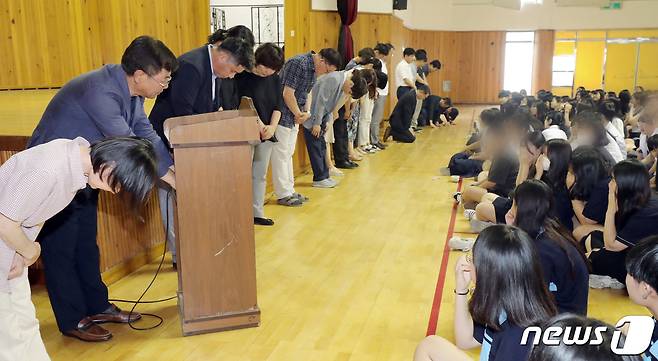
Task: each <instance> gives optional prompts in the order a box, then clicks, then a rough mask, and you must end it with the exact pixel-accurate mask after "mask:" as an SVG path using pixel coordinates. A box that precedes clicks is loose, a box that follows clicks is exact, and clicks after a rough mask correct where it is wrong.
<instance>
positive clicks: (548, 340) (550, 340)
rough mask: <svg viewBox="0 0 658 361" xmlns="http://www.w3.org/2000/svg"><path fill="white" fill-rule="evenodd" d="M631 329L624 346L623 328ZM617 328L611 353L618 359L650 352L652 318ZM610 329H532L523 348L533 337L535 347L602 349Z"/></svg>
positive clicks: (630, 319)
mask: <svg viewBox="0 0 658 361" xmlns="http://www.w3.org/2000/svg"><path fill="white" fill-rule="evenodd" d="M626 325H628V328H627V332H626V340H625V342H624V344H623V345H620V343H621V335H622V332H621V330H620V328H621V327H624V326H626ZM615 327H616V328H617V329H616V330H615V331H614V333H613V335H612V342H611V344H610V349H611V350H612V352H614V353H615V354H617V355H639V354H641V353H643V352H644V351H646V350H647V348H649V344H650V343H651V335H652V334H653V327H654V321H653V319H652V318H651V317H649V316H626V317H624V318H622V319H621V320H619V322H617V324H616V325H615ZM606 331H607V327H605V326H599V327H580V326H578V327H571V326H566V327H560V326H552V327H548V328H546V329H545V330H542V329H541V327H536V326H533V327H528V328H526V329H525V330H524V331H523V337H522V338H521V345H527V344H528V339H529V338H530V335H531V334H533V337H534V338H533V340H532V344H533V345H535V346H536V345H538V344H539V343H540V342H541V343H543V344H544V345H547V346H557V345H559V344H560V342H562V343H564V344H565V345H568V346H572V345H585V344H588V345H595V346H596V345H600V344H602V343H603V334H604V333H605V332H606Z"/></svg>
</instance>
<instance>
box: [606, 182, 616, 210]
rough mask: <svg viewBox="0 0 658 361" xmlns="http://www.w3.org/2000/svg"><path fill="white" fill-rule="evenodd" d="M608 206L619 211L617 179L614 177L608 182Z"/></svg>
mask: <svg viewBox="0 0 658 361" xmlns="http://www.w3.org/2000/svg"><path fill="white" fill-rule="evenodd" d="M608 208H612V209H613V210H614V211H615V213H616V212H617V181H615V180H614V179H612V180H610V183H608Z"/></svg>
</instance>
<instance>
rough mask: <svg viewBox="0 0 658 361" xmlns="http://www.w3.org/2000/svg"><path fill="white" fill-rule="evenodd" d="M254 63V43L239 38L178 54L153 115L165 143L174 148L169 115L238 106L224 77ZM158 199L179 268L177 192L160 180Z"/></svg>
mask: <svg viewBox="0 0 658 361" xmlns="http://www.w3.org/2000/svg"><path fill="white" fill-rule="evenodd" d="M253 63H254V52H253V46H252V44H251V43H250V42H248V41H245V40H244V39H242V38H238V37H229V38H225V39H223V40H222V41H221V43H219V44H217V43H215V44H207V45H204V46H202V47H200V48H197V49H194V50H192V51H189V52H187V53H185V54H183V55H181V56H180V57H178V64H179V68H178V71H177V72H176V73H174V75H173V77H172V79H171V83H170V84H169V88H168V89H166V90H165V91H164V92H162V94H160V95H159V96H158V98H157V100H156V101H155V106H154V107H153V110H151V114H150V115H149V119H150V120H151V123H152V124H153V129H155V132H156V133H157V134H158V135H159V136H160V138H161V139H162V141H163V142H164V144H166V145H167V146H169V149H170V150H171V146H170V145H169V140H168V139H167V138H166V137H165V135H164V122H165V120H167V119H168V118H171V117H178V116H183V115H193V114H203V113H210V112H216V111H217V110H219V109H220V108H221V109H224V110H228V109H235V108H237V107H238V105H239V102H240V99H239V95H238V93H237V91H236V90H235V85H234V84H233V82H232V81H231V82H230V84H224V83H229V82H222V79H226V80H229V79H231V78H233V77H234V76H235V74H237V73H241V72H242V71H244V70H245V68H246V69H250V68H251V67H252V66H253ZM231 80H232V79H231ZM223 85H224V86H223ZM158 199H159V200H160V212H161V215H162V220H163V223H164V227H165V228H167V229H165V234H166V235H167V248H168V249H169V250H170V251H171V258H172V263H173V267H174V269H176V268H177V266H176V265H177V262H176V242H175V240H176V236H175V232H174V219H173V218H174V204H173V203H174V201H175V193H172V192H171V190H170V189H169V187H168V186H167V185H166V184H162V183H160V184H159V186H158Z"/></svg>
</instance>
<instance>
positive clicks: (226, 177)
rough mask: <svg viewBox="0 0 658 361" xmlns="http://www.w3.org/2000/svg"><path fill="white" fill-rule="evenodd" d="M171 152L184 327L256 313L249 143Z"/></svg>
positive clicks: (186, 148) (178, 149) (181, 149)
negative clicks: (175, 190)
mask: <svg viewBox="0 0 658 361" xmlns="http://www.w3.org/2000/svg"><path fill="white" fill-rule="evenodd" d="M174 152H175V153H174V157H175V160H176V186H177V244H179V247H180V248H179V249H178V259H179V262H180V263H179V264H178V272H179V287H180V290H179V292H180V293H181V295H182V305H181V308H182V309H181V313H182V314H181V317H182V319H183V320H182V321H183V328H184V331H185V322H196V321H199V322H201V321H203V320H212V319H215V320H216V319H218V318H226V317H230V316H231V315H243V316H244V314H246V313H251V314H254V313H258V314H259V312H260V311H259V310H258V306H257V300H256V265H255V262H256V259H255V249H254V248H255V245H254V226H253V209H252V203H253V201H252V199H253V196H252V181H251V163H252V148H251V146H250V145H249V144H248V143H246V142H238V143H230V144H228V143H225V144H219V145H214V146H201V147H180V148H175V150H174ZM252 323H253V318H252ZM236 327H246V325H243V326H240V325H234V327H232V328H236Z"/></svg>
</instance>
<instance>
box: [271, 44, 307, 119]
mask: <svg viewBox="0 0 658 361" xmlns="http://www.w3.org/2000/svg"><path fill="white" fill-rule="evenodd" d="M313 54H314V53H313V52H310V53H306V54H301V55H297V56H294V57H292V58H290V59H289V60H288V61H287V62H286V65H284V66H283V69H282V70H281V83H282V84H283V86H284V87H286V86H288V87H291V88H293V89H295V98H296V99H297V105H298V106H299V109H301V110H302V111H303V110H304V106H305V105H306V98H307V97H308V93H310V92H311V89H313V85H315V64H314V63H313ZM279 125H281V126H284V127H286V128H293V127H294V126H295V115H294V114H293V113H292V111H290V109H288V106H284V107H283V109H282V111H281V120H280V121H279Z"/></svg>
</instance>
